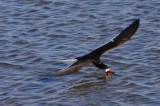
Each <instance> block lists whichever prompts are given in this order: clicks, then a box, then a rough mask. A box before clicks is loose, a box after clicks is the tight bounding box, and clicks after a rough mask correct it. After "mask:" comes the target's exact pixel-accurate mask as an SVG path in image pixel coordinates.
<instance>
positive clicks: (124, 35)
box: [53, 19, 139, 77]
mask: <svg viewBox="0 0 160 106" xmlns="http://www.w3.org/2000/svg"><path fill="white" fill-rule="evenodd" d="M138 27H139V19H136V20H135V21H134V22H133V23H132V24H131V25H129V26H128V27H127V28H126V29H125V30H123V31H122V32H121V33H120V34H118V35H117V36H116V37H114V38H113V39H112V40H111V41H109V42H108V43H106V44H104V45H103V46H101V47H99V48H97V49H95V50H93V51H92V52H90V53H88V54H86V55H84V56H81V57H77V58H75V59H77V61H76V62H75V63H73V64H72V65H71V66H69V67H67V68H65V69H62V70H60V71H58V72H56V73H55V74H53V75H54V76H58V75H66V74H71V73H73V72H76V71H78V70H80V69H81V68H82V67H83V66H86V65H90V64H92V65H94V66H96V67H98V68H100V69H105V70H106V74H107V75H106V77H107V76H108V75H109V74H110V73H112V74H113V75H116V74H115V73H114V72H112V71H111V70H109V67H108V66H107V65H105V64H103V63H102V62H101V61H100V57H101V55H103V54H104V53H105V52H107V51H109V50H111V49H113V48H115V47H118V46H120V45H121V44H123V43H125V42H126V41H128V40H129V39H130V38H131V37H132V36H133V35H134V34H135V32H136V31H137V29H138Z"/></svg>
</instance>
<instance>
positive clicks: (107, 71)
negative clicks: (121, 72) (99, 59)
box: [106, 68, 116, 78]
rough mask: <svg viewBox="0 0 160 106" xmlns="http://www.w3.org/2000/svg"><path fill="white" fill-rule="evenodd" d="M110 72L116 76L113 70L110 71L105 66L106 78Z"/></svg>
mask: <svg viewBox="0 0 160 106" xmlns="http://www.w3.org/2000/svg"><path fill="white" fill-rule="evenodd" d="M110 73H111V74H113V75H115V76H116V74H115V73H114V72H112V71H111V70H110V69H109V68H107V69H106V74H107V76H106V78H108V76H109V74H110Z"/></svg>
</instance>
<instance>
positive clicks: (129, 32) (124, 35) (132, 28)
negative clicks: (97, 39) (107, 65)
mask: <svg viewBox="0 0 160 106" xmlns="http://www.w3.org/2000/svg"><path fill="white" fill-rule="evenodd" d="M138 27H139V19H136V20H135V21H134V22H133V23H132V24H131V25H129V26H128V27H127V28H126V29H124V30H123V31H122V32H121V33H120V34H119V35H117V36H116V37H114V38H113V39H112V40H111V41H110V42H108V43H106V44H104V45H103V46H101V47H99V48H97V49H95V50H93V51H92V52H90V53H88V54H87V55H85V56H82V57H87V58H100V56H101V55H102V54H103V53H105V52H107V51H108V50H110V49H113V48H115V47H118V46H120V45H121V44H123V43H125V42H126V41H128V40H129V39H130V38H131V37H132V36H133V35H134V34H135V32H136V31H137V29H138ZM77 59H78V58H77Z"/></svg>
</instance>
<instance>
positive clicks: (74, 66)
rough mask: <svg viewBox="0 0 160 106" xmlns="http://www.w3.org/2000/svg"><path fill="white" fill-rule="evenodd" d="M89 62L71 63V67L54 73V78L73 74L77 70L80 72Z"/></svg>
mask: <svg viewBox="0 0 160 106" xmlns="http://www.w3.org/2000/svg"><path fill="white" fill-rule="evenodd" d="M89 62H90V60H86V61H77V62H75V63H73V64H72V65H71V66H69V67H67V68H65V69H62V70H60V71H58V72H56V73H54V74H53V75H54V76H59V75H66V74H70V73H73V72H76V71H78V70H80V69H81V68H82V67H83V66H85V65H87V64H88V63H89Z"/></svg>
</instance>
